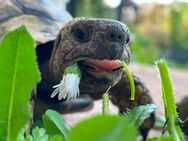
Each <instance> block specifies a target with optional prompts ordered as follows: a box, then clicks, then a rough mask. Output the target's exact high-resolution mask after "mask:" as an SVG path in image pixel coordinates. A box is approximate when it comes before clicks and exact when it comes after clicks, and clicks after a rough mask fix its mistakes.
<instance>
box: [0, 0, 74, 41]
mask: <svg viewBox="0 0 188 141" xmlns="http://www.w3.org/2000/svg"><path fill="white" fill-rule="evenodd" d="M0 3H1V5H0V37H2V35H3V34H4V33H5V32H7V31H10V30H12V29H14V28H16V27H18V26H20V25H25V26H26V27H27V29H28V30H29V31H30V33H31V34H32V36H33V37H34V39H35V41H36V42H37V43H38V44H41V43H46V42H48V41H51V40H54V39H55V38H56V36H57V34H58V32H59V30H60V29H61V28H62V27H63V26H64V24H66V23H67V22H68V21H70V20H71V19H72V17H71V15H70V14H69V13H68V12H67V11H66V9H65V8H61V9H60V8H58V7H57V6H56V5H55V4H54V3H53V2H52V1H51V0H0Z"/></svg>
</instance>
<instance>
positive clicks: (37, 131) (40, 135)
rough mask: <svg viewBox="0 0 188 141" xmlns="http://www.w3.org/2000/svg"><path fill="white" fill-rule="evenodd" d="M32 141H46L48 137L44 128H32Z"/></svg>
mask: <svg viewBox="0 0 188 141" xmlns="http://www.w3.org/2000/svg"><path fill="white" fill-rule="evenodd" d="M32 136H33V141H48V135H47V134H46V131H45V129H44V128H38V127H36V128H34V129H33V130H32Z"/></svg>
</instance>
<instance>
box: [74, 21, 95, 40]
mask: <svg viewBox="0 0 188 141" xmlns="http://www.w3.org/2000/svg"><path fill="white" fill-rule="evenodd" d="M72 34H73V36H74V38H75V39H76V40H77V41H78V42H88V41H89V40H90V37H91V34H92V32H91V28H89V27H88V26H87V25H84V24H83V25H81V24H77V25H75V26H74V28H73V30H72Z"/></svg>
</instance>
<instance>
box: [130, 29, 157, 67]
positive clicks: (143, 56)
mask: <svg viewBox="0 0 188 141" xmlns="http://www.w3.org/2000/svg"><path fill="white" fill-rule="evenodd" d="M132 39H133V40H132V42H131V45H130V48H131V52H132V59H133V60H134V61H138V62H141V63H148V64H153V62H154V61H155V60H157V59H158V57H159V54H160V50H159V48H157V47H156V45H155V43H154V41H153V40H152V39H151V38H150V37H147V36H146V35H142V34H140V33H138V32H135V33H134V34H133V38H132Z"/></svg>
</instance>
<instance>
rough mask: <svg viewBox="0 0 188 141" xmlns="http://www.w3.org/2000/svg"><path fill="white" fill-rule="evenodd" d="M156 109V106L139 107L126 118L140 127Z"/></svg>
mask: <svg viewBox="0 0 188 141" xmlns="http://www.w3.org/2000/svg"><path fill="white" fill-rule="evenodd" d="M156 108H157V107H156V106H155V105H154V104H147V105H141V106H137V107H135V108H134V109H133V110H131V111H129V112H128V113H127V114H125V116H127V117H128V118H129V119H130V120H131V122H132V123H133V124H134V125H136V126H137V127H138V126H140V125H141V124H142V123H143V121H144V120H145V119H146V118H148V117H149V116H150V114H151V113H152V112H154V111H155V110H156Z"/></svg>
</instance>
